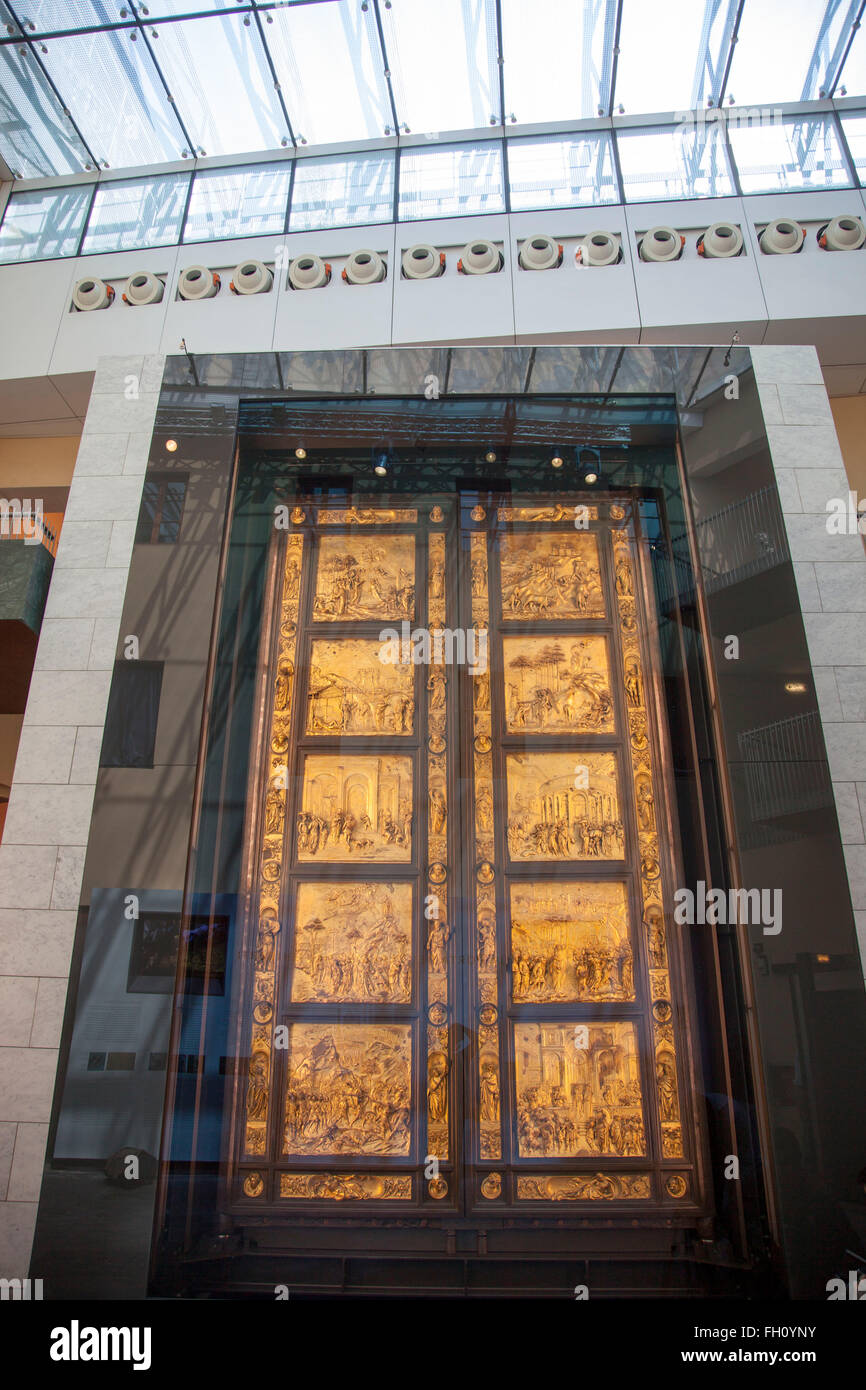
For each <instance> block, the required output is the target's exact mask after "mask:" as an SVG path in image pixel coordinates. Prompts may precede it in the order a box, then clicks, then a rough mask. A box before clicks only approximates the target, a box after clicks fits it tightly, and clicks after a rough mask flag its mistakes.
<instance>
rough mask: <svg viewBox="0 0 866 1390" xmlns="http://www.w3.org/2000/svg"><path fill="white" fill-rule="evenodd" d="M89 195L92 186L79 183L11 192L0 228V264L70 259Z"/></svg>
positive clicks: (75, 248) (74, 251)
mask: <svg viewBox="0 0 866 1390" xmlns="http://www.w3.org/2000/svg"><path fill="white" fill-rule="evenodd" d="M92 192H93V185H92V184H79V185H78V186H77V187H75V188H63V189H57V188H47V189H43V190H41V191H40V192H38V193H30V192H27V193H13V195H12V197H11V198H10V199H9V202H8V203H7V204H6V211H5V213H4V216H3V225H2V227H0V262H10V261H42V260H48V259H49V258H53V257H55V256H74V255H75V253H76V251H77V250H78V240H79V237H80V236H81V229H82V227H83V226H84V219H85V217H86V216H87V208H88V206H89V204H90V195H91V193H92Z"/></svg>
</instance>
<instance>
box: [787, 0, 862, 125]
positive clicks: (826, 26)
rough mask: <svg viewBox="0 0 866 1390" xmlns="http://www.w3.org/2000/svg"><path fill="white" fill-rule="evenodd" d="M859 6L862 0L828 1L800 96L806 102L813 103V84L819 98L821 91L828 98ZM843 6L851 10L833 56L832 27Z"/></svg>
mask: <svg viewBox="0 0 866 1390" xmlns="http://www.w3.org/2000/svg"><path fill="white" fill-rule="evenodd" d="M858 4H859V0H827V6H826V8H825V10H824V16H823V18H822V20H821V25H820V28H819V29H818V37H817V38H816V39H815V45H814V47H813V49H812V54H811V57H810V58H809V64H808V67H807V68H806V76H805V78H804V79H803V90H802V92H801V93H800V98H801V100H802V101H809V100H810V93H811V92H812V90H813V84H814V95H815V96H817V95H818V93H819V91H821V90H823V92H824V94H825V95H826V94H827V92H829V91H830V85H829V84H830V82H832V80H833V75H834V73H835V72H836V70H837V69H838V67H839V64H840V61H841V58H842V54H843V53H844V52H845V49H846V47H847V43H848V38H849V35H850V33H851V26H852V25H853V23H854V19H855V15H856V12H857V8H858ZM843 5H847V7H848V16H847V19H846V20H845V22H844V23H843V25H842V28H841V29H840V31H839V37H838V39H837V40H836V43H835V45H834V47H833V52H832V53H831V52H830V46H829V44H830V26H831V25H832V23H833V20H834V19H835V17H836V15H837V14H838V13H839V11H840V10H841V9H842V7H843ZM861 8H862V7H861ZM822 78H823V80H822Z"/></svg>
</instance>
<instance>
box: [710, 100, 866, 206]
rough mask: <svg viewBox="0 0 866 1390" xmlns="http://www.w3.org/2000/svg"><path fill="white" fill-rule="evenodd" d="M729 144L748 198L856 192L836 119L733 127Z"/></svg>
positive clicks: (803, 118)
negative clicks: (823, 190) (829, 190)
mask: <svg viewBox="0 0 866 1390" xmlns="http://www.w3.org/2000/svg"><path fill="white" fill-rule="evenodd" d="M730 141H731V148H732V150H733V152H734V159H735V160H736V162H737V169H738V170H739V174H740V186H741V188H742V190H743V192H744V193H773V192H776V191H778V192H780V193H781V192H785V191H788V190H791V189H809V188H850V187H851V179H850V177H849V174H848V169H847V167H846V164H845V160H844V159H843V157H842V147H841V146H840V144H839V140H838V137H837V135H836V127H835V125H834V123H833V119H832V117H829V116H798V117H797V118H796V119H791V120H787V121H779V122H778V123H774V124H770V123H768V124H755V125H752V126H747V125H737V126H732V127H731V129H730Z"/></svg>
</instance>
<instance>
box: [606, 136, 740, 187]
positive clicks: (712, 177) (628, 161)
mask: <svg viewBox="0 0 866 1390" xmlns="http://www.w3.org/2000/svg"><path fill="white" fill-rule="evenodd" d="M617 148H618V150H619V162H620V167H621V169H622V182H623V188H624V190H625V199H626V202H627V203H647V202H656V201H664V200H666V199H668V198H723V197H725V196H727V195H728V194H731V193H733V192H734V191H735V190H734V185H733V182H732V180H731V175H730V170H729V169H728V160H727V156H726V154H725V147H724V142H723V140H722V139H721V138H720V134H719V131H718V128H717V126H716V124H715V122H711V123H707V122H698V123H697V124H694V125H691V126H687V125H680V126H668V127H667V128H666V129H664V130H662V129H656V130H652V129H649V130H620V131H618V132H617Z"/></svg>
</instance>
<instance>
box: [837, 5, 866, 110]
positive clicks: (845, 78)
mask: <svg viewBox="0 0 866 1390" xmlns="http://www.w3.org/2000/svg"><path fill="white" fill-rule="evenodd" d="M839 87H844V88H845V90H846V92H847V94H848V96H849V97H862V96H866V24H863V23H861V25H860V28H859V29H858V30H857V33H856V34H855V35H854V42H853V43H852V45H851V49H850V52H849V53H848V57H847V58H846V59H845V66H844V67H843V69H842V73H841V76H840V78H839ZM839 87H837V88H836V96H839V95H840V92H839Z"/></svg>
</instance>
